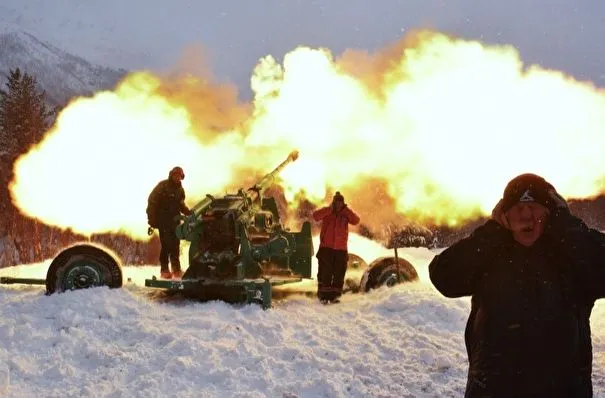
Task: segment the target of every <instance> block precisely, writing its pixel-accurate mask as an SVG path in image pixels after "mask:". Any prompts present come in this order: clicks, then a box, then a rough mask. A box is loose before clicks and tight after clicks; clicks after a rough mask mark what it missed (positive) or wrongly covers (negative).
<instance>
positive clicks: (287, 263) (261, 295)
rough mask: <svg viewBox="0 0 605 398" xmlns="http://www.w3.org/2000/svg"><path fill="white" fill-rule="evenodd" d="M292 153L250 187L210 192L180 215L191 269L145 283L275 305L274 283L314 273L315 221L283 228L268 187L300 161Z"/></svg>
mask: <svg viewBox="0 0 605 398" xmlns="http://www.w3.org/2000/svg"><path fill="white" fill-rule="evenodd" d="M297 158H298V152H297V151H293V152H292V153H290V154H289V155H288V158H287V159H286V160H284V161H283V162H282V163H281V164H280V165H279V166H277V167H276V168H275V169H274V170H273V171H271V172H270V173H268V174H267V175H265V176H264V177H263V178H261V179H260V180H259V181H258V182H257V183H256V184H254V185H253V186H252V187H250V188H248V189H247V190H246V191H244V190H243V189H241V188H240V189H239V190H238V191H237V193H234V194H227V195H225V196H223V197H220V198H216V197H214V196H212V195H210V194H208V195H206V197H205V198H204V199H203V200H201V201H200V202H199V203H197V204H196V205H195V206H193V208H192V209H191V214H190V215H188V216H180V221H181V222H180V224H179V225H178V226H177V230H176V235H177V237H178V238H179V239H181V240H186V241H189V242H190V245H189V256H188V258H189V267H188V268H187V270H185V273H184V274H183V278H182V279H181V280H178V281H177V280H163V279H157V278H155V277H154V278H152V279H146V280H145V286H148V287H156V288H164V289H169V290H178V291H183V292H184V293H185V294H186V295H188V296H193V297H197V298H202V299H213V298H217V299H221V300H224V301H229V302H234V301H246V302H259V303H262V304H263V306H264V307H268V306H270V305H271V287H272V286H275V285H283V284H286V283H295V282H300V281H302V279H303V278H310V277H311V259H312V257H313V253H314V250H313V241H312V237H311V224H310V223H309V222H308V221H306V222H304V223H303V225H302V228H301V230H300V231H299V232H291V231H289V230H286V229H284V227H283V226H282V224H281V222H280V216H279V212H278V208H277V203H276V202H275V199H274V198H271V197H263V193H264V191H265V190H266V189H267V188H269V187H270V186H271V185H272V184H273V183H274V181H275V178H276V177H277V176H278V174H279V173H280V172H281V171H282V170H283V169H284V168H285V167H286V166H287V165H288V164H290V163H292V162H294V161H296V159H297Z"/></svg>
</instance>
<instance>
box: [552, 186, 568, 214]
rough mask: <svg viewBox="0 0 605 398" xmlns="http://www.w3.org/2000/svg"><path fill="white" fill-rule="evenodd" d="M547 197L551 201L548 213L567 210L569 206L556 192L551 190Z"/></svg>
mask: <svg viewBox="0 0 605 398" xmlns="http://www.w3.org/2000/svg"><path fill="white" fill-rule="evenodd" d="M548 196H549V198H550V199H551V204H550V206H549V207H550V209H549V210H550V211H551V212H560V211H561V210H563V211H565V210H569V206H568V204H567V202H566V201H565V199H563V197H562V196H561V195H559V193H558V192H557V191H555V190H554V189H551V190H549V191H548Z"/></svg>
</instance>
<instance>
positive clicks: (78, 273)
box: [46, 244, 122, 294]
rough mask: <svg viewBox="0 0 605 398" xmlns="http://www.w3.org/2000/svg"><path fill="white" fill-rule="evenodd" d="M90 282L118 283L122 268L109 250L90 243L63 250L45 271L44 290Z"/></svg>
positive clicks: (79, 286)
mask: <svg viewBox="0 0 605 398" xmlns="http://www.w3.org/2000/svg"><path fill="white" fill-rule="evenodd" d="M93 286H109V287H110V288H118V287H122V269H121V268H120V265H119V263H118V260H117V259H116V258H115V257H114V256H113V255H112V254H110V253H109V252H108V251H105V250H103V249H102V248H100V247H97V246H93V245H90V244H78V245H75V246H72V247H70V248H68V249H65V250H63V251H62V252H61V253H59V255H57V257H55V259H54V260H53V261H52V263H51V264H50V267H49V268H48V271H47V273H46V294H52V293H55V292H57V293H60V292H64V291H67V290H76V289H87V288H89V287H93Z"/></svg>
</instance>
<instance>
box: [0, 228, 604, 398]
mask: <svg viewBox="0 0 605 398" xmlns="http://www.w3.org/2000/svg"><path fill="white" fill-rule="evenodd" d="M354 239H355V240H356V241H355V247H356V248H357V249H358V250H357V251H358V254H362V255H363V256H365V257H364V258H366V259H368V260H371V259H372V258H373V256H379V255H381V254H389V253H390V252H389V251H387V250H385V249H383V248H381V247H379V246H378V245H377V244H375V243H373V242H369V241H365V240H363V239H361V238H359V237H354ZM364 245H365V246H364ZM434 254H435V252H432V251H429V250H426V249H404V250H401V251H400V255H401V256H403V257H405V258H407V259H408V260H410V261H411V262H412V263H413V264H414V266H415V267H416V268H417V270H418V273H419V275H420V279H421V280H420V282H418V283H414V284H404V285H400V286H397V287H395V288H392V289H383V290H378V291H375V292H373V293H370V294H365V295H362V294H359V295H345V296H344V297H343V300H342V303H341V304H338V305H330V306H323V305H321V304H319V303H318V302H317V301H316V300H315V299H313V298H310V297H306V296H303V295H299V296H290V297H289V298H287V299H284V300H277V301H275V302H274V308H272V309H270V310H268V311H263V310H262V309H261V308H260V307H259V306H256V305H251V306H232V305H228V304H225V303H222V302H209V303H195V302H188V301H184V300H181V299H172V300H169V299H165V298H163V299H161V298H157V297H156V298H153V297H150V296H151V295H150V291H152V289H147V288H145V287H143V286H142V285H143V280H144V279H145V278H149V277H150V276H151V275H153V274H154V273H157V271H158V267H124V273H125V279H126V280H128V278H130V282H127V283H126V284H125V286H124V288H123V289H116V290H110V289H107V288H95V289H90V290H81V291H74V292H69V293H64V294H56V295H52V296H45V295H44V287H43V286H20V287H19V286H11V285H9V286H3V287H0V395H3V396H9V397H41V396H43V397H55V396H57V397H59V396H60V397H66V396H68V397H72V396H73V397H75V396H77V397H80V396H94V397H167V396H179V397H189V396H191V397H207V396H212V397H214V396H217V397H370V396H371V397H461V396H462V395H463V391H464V385H465V378H466V367H467V362H466V354H465V351H464V344H463V331H464V325H465V322H466V318H467V315H468V311H469V307H470V303H469V300H468V299H466V298H463V299H446V298H444V297H442V296H441V295H440V294H439V293H437V292H436V291H435V289H434V288H433V287H432V286H431V285H430V282H429V281H428V278H427V265H428V263H429V262H430V260H431V259H432V257H433V256H434ZM47 266H48V261H47V262H44V263H42V264H35V265H27V266H20V267H13V268H8V269H3V270H1V272H0V275H12V276H30V277H40V278H43V277H44V275H45V272H46V267H47ZM592 325H593V343H594V351H595V361H594V368H595V371H594V377H593V379H594V383H595V396H596V397H599V396H605V356H604V355H603V351H604V348H605V305H602V304H600V303H598V304H597V306H596V308H595V310H594V313H593V316H592Z"/></svg>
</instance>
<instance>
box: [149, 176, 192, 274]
mask: <svg viewBox="0 0 605 398" xmlns="http://www.w3.org/2000/svg"><path fill="white" fill-rule="evenodd" d="M184 178H185V172H184V171H183V169H182V168H180V167H178V166H177V167H174V168H173V169H172V170H170V173H169V174H168V178H167V179H166V180H162V181H160V182H159V183H158V184H157V185H156V186H155V188H154V189H153V191H151V194H150V195H149V199H148V204H147V221H148V223H149V226H150V227H152V228H157V229H158V230H159V232H160V243H161V246H162V248H161V251H160V267H161V268H160V276H161V277H162V278H164V279H171V278H175V279H179V278H180V277H181V276H182V275H183V272H182V270H181V263H180V258H179V254H180V252H179V251H180V241H179V239H178V237H177V236H176V227H177V226H178V224H179V221H178V219H177V217H178V216H179V215H180V214H181V213H184V214H187V215H189V214H191V211H190V210H189V208H188V207H187V206H186V205H185V190H184V189H183V186H182V185H181V181H182V180H183V179H184ZM168 260H170V264H171V266H172V272H170V270H169V269H168Z"/></svg>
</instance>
